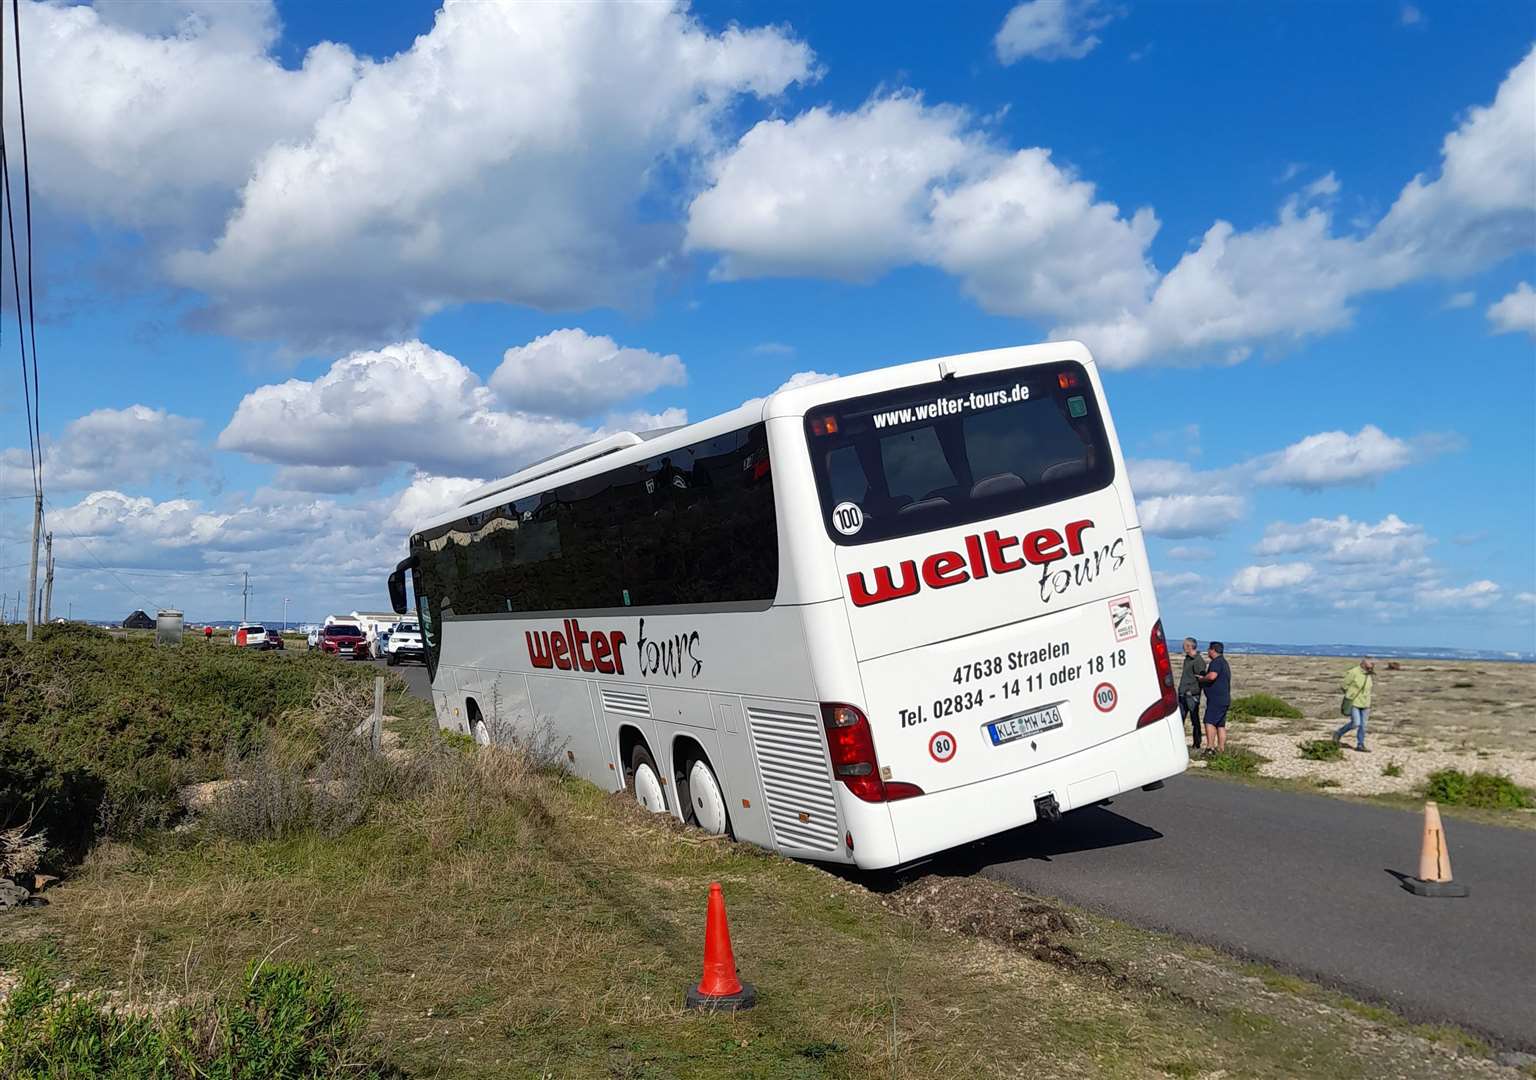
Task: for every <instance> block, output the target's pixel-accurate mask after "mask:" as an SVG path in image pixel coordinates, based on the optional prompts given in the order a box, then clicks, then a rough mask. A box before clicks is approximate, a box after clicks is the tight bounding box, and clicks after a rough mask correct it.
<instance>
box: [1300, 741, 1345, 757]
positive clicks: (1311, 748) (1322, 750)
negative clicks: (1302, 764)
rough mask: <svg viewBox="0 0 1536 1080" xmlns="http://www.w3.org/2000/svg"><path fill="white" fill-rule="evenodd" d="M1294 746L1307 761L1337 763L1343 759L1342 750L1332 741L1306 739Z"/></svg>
mask: <svg viewBox="0 0 1536 1080" xmlns="http://www.w3.org/2000/svg"><path fill="white" fill-rule="evenodd" d="M1296 745H1297V746H1298V747H1299V748H1300V749H1301V756H1302V757H1304V758H1306V759H1307V760H1308V761H1339V760H1340V759H1342V758H1343V757H1344V748H1343V747H1342V746H1340V745H1339V744H1338V743H1336V742H1334V741H1333V740H1332V739H1307V740H1305V741H1304V742H1299V743H1297V744H1296Z"/></svg>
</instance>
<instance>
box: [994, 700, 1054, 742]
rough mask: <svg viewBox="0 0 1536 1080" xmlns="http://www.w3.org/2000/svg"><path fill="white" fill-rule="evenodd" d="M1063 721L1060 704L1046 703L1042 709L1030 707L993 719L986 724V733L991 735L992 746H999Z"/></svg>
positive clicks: (1047, 729) (1050, 727) (1036, 733)
mask: <svg viewBox="0 0 1536 1080" xmlns="http://www.w3.org/2000/svg"><path fill="white" fill-rule="evenodd" d="M1064 723H1066V721H1064V720H1063V719H1062V718H1061V708H1060V706H1057V705H1047V706H1046V707H1045V708H1043V709H1031V710H1030V711H1029V712H1021V713H1014V714H1013V715H1012V716H1005V717H1003V718H1002V719H1001V720H994V721H992V722H991V723H990V724H988V725H987V734H988V735H990V736H991V737H992V745H993V746H1001V745H1002V744H1003V743H1005V742H1012V741H1013V740H1014V739H1023V738H1026V737H1028V736H1030V735H1038V734H1039V733H1040V732H1042V731H1052V730H1054V729H1056V728H1059V727H1061V726H1062V725H1063V724H1064Z"/></svg>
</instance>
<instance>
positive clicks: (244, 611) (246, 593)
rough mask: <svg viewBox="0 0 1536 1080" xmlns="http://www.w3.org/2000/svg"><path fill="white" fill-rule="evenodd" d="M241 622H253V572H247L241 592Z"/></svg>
mask: <svg viewBox="0 0 1536 1080" xmlns="http://www.w3.org/2000/svg"><path fill="white" fill-rule="evenodd" d="M240 621H241V622H250V621H251V572H250V571H249V570H246V571H245V585H244V586H243V587H242V588H241V590H240Z"/></svg>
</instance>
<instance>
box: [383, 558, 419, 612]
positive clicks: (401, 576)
mask: <svg viewBox="0 0 1536 1080" xmlns="http://www.w3.org/2000/svg"><path fill="white" fill-rule="evenodd" d="M417 561H418V560H417V558H416V556H414V555H412V556H410V557H409V558H405V559H401V560H400V562H399V564H398V565H396V567H395V572H394V573H392V574H390V575H389V604H390V607H392V608H393V609H394V612H395V614H396V615H404V614H405V613H406V611H407V610H408V609H407V608H406V606H405V572H406V571H407V570H414V569H415V568H416V564H417Z"/></svg>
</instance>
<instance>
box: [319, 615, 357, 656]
mask: <svg viewBox="0 0 1536 1080" xmlns="http://www.w3.org/2000/svg"><path fill="white" fill-rule="evenodd" d="M320 651H321V652H327V653H330V654H331V655H333V656H340V657H345V658H346V659H348V660H366V659H368V637H367V635H365V634H364V633H363V628H362V627H360V626H352V625H350V624H348V623H336V624H334V625H332V626H327V627H326V628H325V629H324V630H322V631H320Z"/></svg>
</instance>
